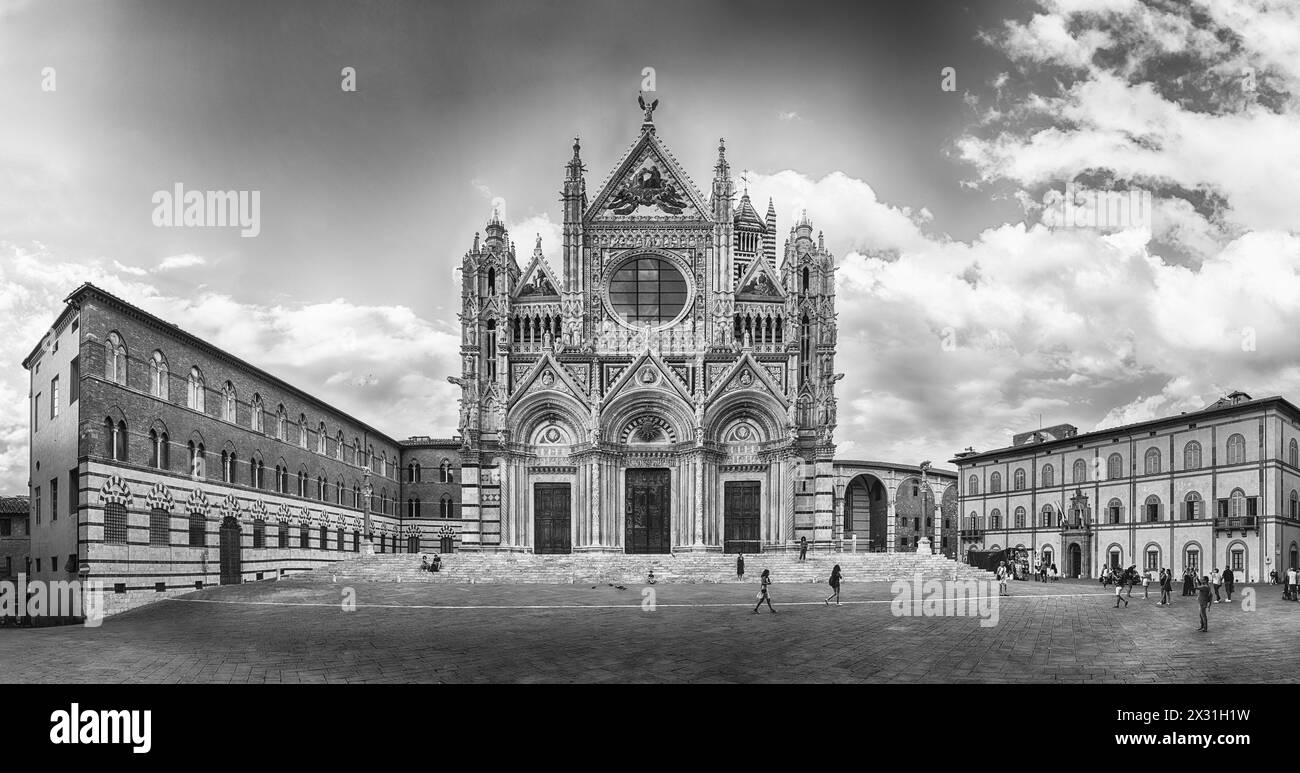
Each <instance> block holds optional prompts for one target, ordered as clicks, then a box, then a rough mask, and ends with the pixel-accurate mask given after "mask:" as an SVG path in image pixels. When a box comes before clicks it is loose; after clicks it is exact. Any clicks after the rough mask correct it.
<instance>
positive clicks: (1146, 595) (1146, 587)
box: [1142, 569, 1156, 601]
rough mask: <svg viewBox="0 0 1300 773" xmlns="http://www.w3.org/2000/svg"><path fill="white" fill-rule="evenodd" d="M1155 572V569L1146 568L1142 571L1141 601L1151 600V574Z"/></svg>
mask: <svg viewBox="0 0 1300 773" xmlns="http://www.w3.org/2000/svg"><path fill="white" fill-rule="evenodd" d="M1155 573H1156V570H1154V569H1147V570H1146V571H1145V572H1143V573H1142V600H1143V601H1150V600H1151V575H1153V574H1155Z"/></svg>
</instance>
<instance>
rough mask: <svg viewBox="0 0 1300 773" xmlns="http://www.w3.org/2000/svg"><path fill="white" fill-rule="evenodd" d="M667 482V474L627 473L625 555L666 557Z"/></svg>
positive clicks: (668, 543) (668, 538) (669, 544)
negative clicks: (647, 554)
mask: <svg viewBox="0 0 1300 773" xmlns="http://www.w3.org/2000/svg"><path fill="white" fill-rule="evenodd" d="M670 480H671V474H670V473H669V471H668V470H657V469H650V470H628V471H627V478H626V481H625V485H626V488H627V511H626V512H625V513H624V518H625V519H626V523H627V531H626V534H625V540H624V543H623V544H624V551H625V552H627V553H667V552H669V551H670V550H671V548H672V538H671V535H670V529H671V516H672V513H671V508H670V506H669V496H670V495H671V489H670Z"/></svg>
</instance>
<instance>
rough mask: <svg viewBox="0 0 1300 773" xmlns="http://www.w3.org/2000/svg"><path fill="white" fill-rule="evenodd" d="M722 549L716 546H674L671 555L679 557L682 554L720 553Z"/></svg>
mask: <svg viewBox="0 0 1300 773" xmlns="http://www.w3.org/2000/svg"><path fill="white" fill-rule="evenodd" d="M721 552H722V548H721V547H719V546H717V545H674V546H673V553H674V554H677V555H680V554H682V553H721Z"/></svg>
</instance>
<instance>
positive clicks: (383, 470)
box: [379, 451, 388, 478]
mask: <svg viewBox="0 0 1300 773" xmlns="http://www.w3.org/2000/svg"><path fill="white" fill-rule="evenodd" d="M379 477H381V478H387V477H388V452H387V451H380V452H379Z"/></svg>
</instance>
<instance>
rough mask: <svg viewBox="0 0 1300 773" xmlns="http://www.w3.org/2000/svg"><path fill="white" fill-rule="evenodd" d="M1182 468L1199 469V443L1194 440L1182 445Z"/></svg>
mask: <svg viewBox="0 0 1300 773" xmlns="http://www.w3.org/2000/svg"><path fill="white" fill-rule="evenodd" d="M1183 469H1184V470H1199V469H1201V444H1200V443H1198V442H1196V441H1195V440H1193V441H1190V442H1189V443H1188V444H1187V445H1185V446H1183Z"/></svg>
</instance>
